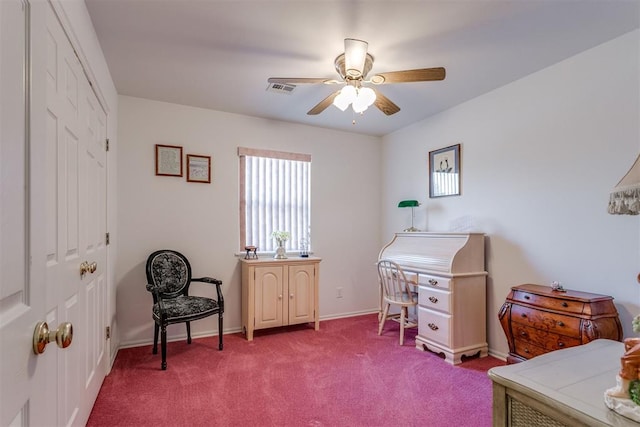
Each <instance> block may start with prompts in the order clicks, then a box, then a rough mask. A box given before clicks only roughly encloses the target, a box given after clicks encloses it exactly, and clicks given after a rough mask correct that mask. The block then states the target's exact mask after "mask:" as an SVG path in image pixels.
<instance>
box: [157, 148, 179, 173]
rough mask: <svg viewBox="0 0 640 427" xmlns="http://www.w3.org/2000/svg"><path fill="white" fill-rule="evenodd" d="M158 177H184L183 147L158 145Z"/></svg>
mask: <svg viewBox="0 0 640 427" xmlns="http://www.w3.org/2000/svg"><path fill="white" fill-rule="evenodd" d="M156 175H163V176H182V147H178V146H177V145H160V144H156Z"/></svg>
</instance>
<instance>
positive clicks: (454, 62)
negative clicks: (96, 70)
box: [85, 0, 640, 135]
mask: <svg viewBox="0 0 640 427" xmlns="http://www.w3.org/2000/svg"><path fill="white" fill-rule="evenodd" d="M85 1H86V4H87V7H88V10H89V13H90V15H91V19H92V20H93V24H94V26H95V29H96V32H97V34H98V38H99V40H100V44H101V46H102V49H103V51H104V54H105V56H106V59H107V63H108V65H109V69H110V72H111V75H112V77H113V80H114V83H115V85H116V88H117V90H118V93H119V94H122V95H129V96H135V97H141V98H148V99H154V100H159V101H166V102H171V103H177V104H184V105H191V106H196V107H203V108H208V109H213V110H219V111H226V112H231V113H238V114H244V115H249V116H256V117H264V118H269V119H277V120H284V121H288V122H296V123H305V124H309V125H314V126H321V127H327V128H333V129H342V130H347V131H351V132H359V133H364V134H369V135H385V134H388V133H390V132H393V131H394V130H397V129H399V128H402V127H404V126H407V125H409V124H411V123H414V122H416V121H419V120H421V119H423V118H425V117H428V116H430V115H433V114H435V113H438V112H440V111H443V110H446V109H448V108H450V107H452V106H454V105H457V104H460V103H461V102H464V101H466V100H469V99H471V98H474V97H476V96H479V95H481V94H483V93H486V92H488V91H490V90H492V89H495V88H497V87H500V86H503V85H505V84H507V83H509V82H511V81H514V80H517V79H519V78H521V77H523V76H526V75H528V74H530V73H533V72H535V71H537V70H540V69H542V68H545V67H547V66H549V65H552V64H554V63H556V62H558V61H560V60H562V59H564V58H567V57H569V56H572V55H574V54H577V53H579V52H582V51H584V50H586V49H589V48H591V47H594V46H596V45H598V44H601V43H604V42H606V41H608V40H611V39H613V38H615V37H617V36H620V35H622V34H624V33H626V32H629V31H631V30H633V29H636V28H638V27H640V24H639V23H640V0H593V1H591V0H546V1H542V0H470V1H455V0H442V1H415V0H411V1H410V0H396V1H391V0H387V1H379V0H353V1H328V0H288V1H287V0H254V1H248V0H85ZM346 37H352V38H359V39H362V40H366V41H368V42H369V53H371V54H372V55H373V56H374V58H375V62H374V64H373V69H372V70H371V72H370V73H369V75H373V74H375V73H379V72H387V71H397V70H405V69H414V68H430V67H440V66H442V67H445V68H446V70H447V77H446V79H445V80H444V81H437V82H421V83H400V84H388V85H383V86H379V87H378V90H379V91H380V92H382V93H383V94H384V95H386V96H387V97H388V98H390V99H391V100H392V101H393V102H395V103H396V104H397V105H398V106H399V107H400V108H401V111H400V112H399V113H397V114H395V115H393V116H385V115H384V114H383V113H382V112H380V111H379V110H377V109H376V108H375V107H371V108H369V109H368V110H367V111H365V113H364V115H362V116H359V115H358V116H356V119H357V124H356V125H352V123H351V122H352V119H353V113H352V112H351V109H348V110H347V111H346V112H342V111H340V110H338V109H337V108H335V107H333V106H330V107H329V108H327V109H326V110H325V111H324V112H323V113H322V114H320V115H318V116H309V115H307V114H306V112H307V111H308V110H309V109H311V108H312V107H313V106H314V105H315V104H317V103H318V102H319V101H320V100H322V99H323V98H325V97H326V96H328V95H329V94H330V93H331V92H333V91H334V90H336V89H337V87H336V86H332V85H321V84H320V85H298V86H297V87H296V89H295V91H294V92H293V93H292V94H290V95H283V94H278V93H273V92H268V91H266V88H267V78H269V77H322V78H337V73H336V72H335V70H334V66H333V61H334V59H335V57H336V56H337V55H338V54H340V53H342V52H343V50H344V44H343V40H344V38H346ZM605 69H606V64H603V70H605ZM523 102H526V100H523Z"/></svg>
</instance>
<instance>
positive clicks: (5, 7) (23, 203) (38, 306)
mask: <svg viewBox="0 0 640 427" xmlns="http://www.w3.org/2000/svg"><path fill="white" fill-rule="evenodd" d="M28 19H29V13H28V4H26V3H25V2H24V1H21V0H2V1H0V100H1V102H0V425H2V426H25V425H30V424H31V425H46V424H47V423H51V422H52V421H54V420H51V419H50V418H48V414H47V411H48V410H50V409H51V408H52V407H51V406H49V402H50V401H49V400H47V399H46V397H47V396H46V392H45V389H46V388H47V376H46V373H47V371H46V367H45V366H44V365H43V363H41V359H39V358H38V356H36V355H35V354H34V353H33V350H32V348H31V347H32V346H31V341H32V336H33V330H34V327H35V325H36V323H37V322H38V321H40V320H43V316H44V281H43V280H42V278H40V280H38V278H37V277H30V275H29V262H28V256H27V253H28V251H29V248H28V246H27V241H28V233H27V229H28V226H29V222H28V220H27V218H28V216H29V211H28V203H27V200H28V197H29V194H28V192H27V188H26V187H27V180H26V176H27V173H28V168H27V147H28V134H27V131H26V129H27V128H28V120H27V117H28V116H27V114H26V109H27V96H28V92H27V82H28V80H27V70H28V67H27V66H28V62H27V57H28V55H27V40H28V38H27V31H28V30H27V29H28V25H27V22H28ZM49 352H50V353H52V352H51V351H49ZM54 386H55V384H54ZM52 392H53V393H55V389H53V390H52ZM53 393H49V396H51V395H52V394H53ZM54 399H55V395H54Z"/></svg>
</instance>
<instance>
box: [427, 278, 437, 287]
mask: <svg viewBox="0 0 640 427" xmlns="http://www.w3.org/2000/svg"><path fill="white" fill-rule="evenodd" d="M429 284H430V285H431V286H438V281H437V280H436V279H429Z"/></svg>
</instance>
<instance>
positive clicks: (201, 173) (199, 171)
mask: <svg viewBox="0 0 640 427" xmlns="http://www.w3.org/2000/svg"><path fill="white" fill-rule="evenodd" d="M187 181H188V182H203V183H207V184H208V183H210V182H211V156H200V155H197V154H187Z"/></svg>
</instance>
